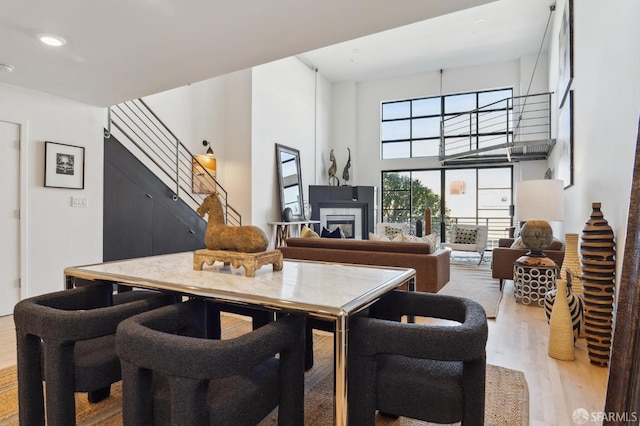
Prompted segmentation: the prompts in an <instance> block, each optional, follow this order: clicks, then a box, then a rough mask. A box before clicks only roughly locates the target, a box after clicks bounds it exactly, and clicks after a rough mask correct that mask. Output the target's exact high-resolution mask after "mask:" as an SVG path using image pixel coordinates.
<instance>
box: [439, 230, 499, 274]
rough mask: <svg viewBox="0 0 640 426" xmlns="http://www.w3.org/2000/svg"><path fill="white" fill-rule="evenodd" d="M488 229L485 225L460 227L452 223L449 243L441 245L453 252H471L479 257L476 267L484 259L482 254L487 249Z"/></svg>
mask: <svg viewBox="0 0 640 426" xmlns="http://www.w3.org/2000/svg"><path fill="white" fill-rule="evenodd" d="M488 235H489V227H488V226H486V225H462V224H457V223H454V224H453V225H451V238H450V241H449V242H446V243H442V247H447V248H449V249H451V250H455V251H473V252H477V253H478V254H479V255H480V261H479V262H478V265H480V263H482V260H483V259H484V252H485V250H486V249H487V239H488Z"/></svg>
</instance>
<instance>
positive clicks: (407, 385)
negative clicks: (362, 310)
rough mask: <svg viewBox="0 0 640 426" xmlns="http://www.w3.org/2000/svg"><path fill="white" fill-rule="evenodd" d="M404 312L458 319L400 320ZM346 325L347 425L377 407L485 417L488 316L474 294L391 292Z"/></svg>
mask: <svg viewBox="0 0 640 426" xmlns="http://www.w3.org/2000/svg"><path fill="white" fill-rule="evenodd" d="M402 315H415V316H416V317H420V316H422V317H433V318H442V319H448V320H453V321H456V322H459V324H454V325H449V324H447V325H427V324H419V323H415V324H410V323H403V322H399V321H400V318H401V317H402ZM349 327H350V330H349V360H348V363H349V364H348V375H349V389H348V392H349V424H354V425H373V424H374V423H375V412H376V409H378V410H379V411H380V412H381V413H383V414H387V415H392V416H406V417H411V418H415V419H420V420H425V421H429V422H435V423H455V422H459V421H461V422H462V425H464V426H468V425H482V424H483V423H484V404H485V374H486V356H485V347H486V342H487V318H486V314H485V312H484V309H483V308H482V306H480V305H479V304H478V303H476V302H473V301H471V300H469V299H464V298H457V297H452V296H443V295H438V294H430V293H413V292H403V291H397V290H396V291H394V292H392V293H390V294H388V295H387V296H384V297H383V298H382V299H381V300H380V301H379V302H378V303H376V304H374V305H372V306H371V307H370V317H369V318H362V317H354V318H353V319H351V320H350V325H349Z"/></svg>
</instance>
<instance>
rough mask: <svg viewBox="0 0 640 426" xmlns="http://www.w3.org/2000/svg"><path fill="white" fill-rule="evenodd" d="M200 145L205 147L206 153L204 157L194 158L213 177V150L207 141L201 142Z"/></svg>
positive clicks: (214, 159) (214, 164)
mask: <svg viewBox="0 0 640 426" xmlns="http://www.w3.org/2000/svg"><path fill="white" fill-rule="evenodd" d="M202 145H203V146H206V147H207V152H206V154H204V155H202V154H201V155H196V158H197V159H198V161H199V162H200V164H202V166H203V167H204V168H205V169H207V170H208V171H209V173H211V174H212V175H213V176H215V175H216V157H214V156H213V149H211V143H210V142H208V141H202Z"/></svg>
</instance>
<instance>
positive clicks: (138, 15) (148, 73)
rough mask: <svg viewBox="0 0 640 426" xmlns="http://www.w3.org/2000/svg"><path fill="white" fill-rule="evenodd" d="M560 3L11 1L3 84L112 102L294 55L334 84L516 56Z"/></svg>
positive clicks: (6, 4) (532, 47)
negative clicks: (57, 43) (42, 37)
mask: <svg viewBox="0 0 640 426" xmlns="http://www.w3.org/2000/svg"><path fill="white" fill-rule="evenodd" d="M549 1H550V0H499V1H493V0H430V1H425V0H401V1H398V0H322V1H314V0H269V1H268V2H265V1H264V0H235V1H228V0H227V1H223V0H188V1H179V0H109V1H104V0H83V1H81V2H78V1H77V0H56V1H50V0H19V1H18V0H0V11H1V13H0V64H9V65H12V66H13V67H14V71H13V72H6V71H0V82H5V83H8V84H13V85H16V86H21V87H26V88H30V89H34V90H38V91H42V92H45V93H50V94H54V95H57V96H62V97H66V98H70V99H74V100H77V101H80V102H84V103H87V104H90V105H96V106H103V107H106V106H110V105H113V104H116V103H119V102H123V101H126V100H130V99H134V98H138V97H142V96H147V95H150V94H153V93H158V92H161V91H165V90H169V89H172V88H175V87H179V86H182V85H185V84H189V83H194V82H197V81H201V80H205V79H208V78H212V77H215V76H219V75H223V74H226V73H229V72H233V71H238V70H241V69H245V68H248V67H251V66H255V65H259V64H263V63H267V62H270V61H273V60H277V59H281V58H285V57H289V56H293V55H298V56H299V57H300V58H301V59H302V60H303V61H304V62H306V63H311V64H313V66H316V67H318V69H319V70H320V72H321V73H322V74H323V75H325V76H326V77H327V78H329V79H330V80H332V81H339V80H356V81H363V80H367V79H371V78H382V77H389V76H393V75H398V74H403V73H415V72H421V71H427V70H433V69H440V68H452V67H459V66H467V65H471V64H477V63H482V62H495V61H500V60H509V59H513V58H517V57H519V56H522V55H523V54H529V53H534V52H537V50H538V48H539V45H540V42H541V40H542V34H543V32H544V28H545V25H546V22H547V17H548V14H549V7H548V5H549ZM267 6H268V7H267ZM478 19H483V20H484V23H483V24H476V23H475V22H476V21H477V20H478ZM421 21H422V22H421ZM393 28H397V29H395V30H391V29H393ZM43 32H46V33H53V34H57V35H59V36H62V37H64V38H65V39H66V40H67V44H66V45H64V46H62V47H60V48H52V47H49V46H45V45H43V44H41V43H40V42H39V41H38V40H37V39H36V34H38V33H43ZM370 34H374V35H372V36H370V37H364V36H366V35H370ZM363 37H364V38H363ZM346 40H351V41H346ZM345 41H346V42H345ZM336 43H339V44H336ZM326 46H329V47H326ZM314 49H316V50H314ZM304 52H307V53H304ZM0 101H1V100H0Z"/></svg>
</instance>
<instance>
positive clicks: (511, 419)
mask: <svg viewBox="0 0 640 426" xmlns="http://www.w3.org/2000/svg"><path fill="white" fill-rule="evenodd" d="M223 330H224V332H223V333H224V334H223V338H229V337H233V336H235V335H238V334H241V333H243V332H245V331H248V330H250V323H249V321H247V320H245V319H242V318H241V317H238V316H237V315H223ZM16 380H17V379H16V367H15V366H13V367H9V368H5V369H3V370H0V425H17V424H18V395H17V392H18V388H17V383H16ZM121 385H122V383H121V382H118V383H116V384H114V385H113V386H112V387H111V396H110V397H109V398H107V399H106V400H104V401H102V402H100V403H99V404H89V403H88V402H87V396H86V394H76V424H78V425H107V426H111V425H118V426H119V425H122V415H121V403H122V386H121ZM486 389H487V393H486V407H485V424H487V425H509V426H515V425H518V426H519V425H525V426H526V425H528V424H529V388H528V386H527V382H526V380H525V377H524V374H523V373H522V372H521V371H516V370H511V369H508V368H503V367H497V366H493V365H488V366H487V385H486ZM333 394H334V393H333V335H332V334H330V333H326V332H322V331H319V332H314V367H313V368H312V369H311V370H309V371H307V372H306V373H305V425H309V426H324V425H332V424H333ZM276 424H277V411H275V412H274V413H272V415H270V416H269V417H267V418H266V419H265V420H264V421H263V422H262V423H261V426H272V425H276ZM424 424H425V422H419V421H416V420H412V419H407V418H404V417H400V418H399V419H396V420H391V419H388V418H385V417H379V418H377V419H376V425H383V426H414V425H416V426H417V425H424Z"/></svg>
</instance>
